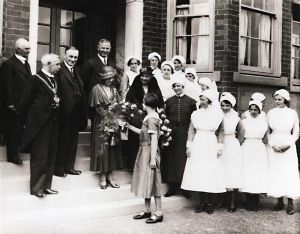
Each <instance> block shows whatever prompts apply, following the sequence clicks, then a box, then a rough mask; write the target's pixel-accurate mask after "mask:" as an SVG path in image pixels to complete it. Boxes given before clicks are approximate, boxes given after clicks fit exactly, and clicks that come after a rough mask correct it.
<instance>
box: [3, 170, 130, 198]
mask: <svg viewBox="0 0 300 234" xmlns="http://www.w3.org/2000/svg"><path fill="white" fill-rule="evenodd" d="M113 174H114V177H115V179H116V181H117V182H118V183H119V184H120V185H123V184H128V183H130V182H131V172H129V171H126V170H119V171H114V173H113ZM29 179H30V176H29V174H26V175H20V176H11V177H10V176H9V177H4V178H3V177H1V181H0V183H1V184H0V188H2V189H1V195H7V194H16V193H28V194H29V192H30V189H29ZM99 180H100V178H99V175H98V174H96V173H95V172H91V171H83V172H82V174H81V175H68V176H67V177H57V176H53V181H52V188H53V189H55V190H58V191H72V190H78V189H85V188H96V187H99Z"/></svg>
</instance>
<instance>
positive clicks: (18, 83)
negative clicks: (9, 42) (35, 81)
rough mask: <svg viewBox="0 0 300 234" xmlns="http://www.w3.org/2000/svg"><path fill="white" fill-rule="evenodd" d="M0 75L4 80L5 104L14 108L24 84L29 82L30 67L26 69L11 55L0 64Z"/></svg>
mask: <svg viewBox="0 0 300 234" xmlns="http://www.w3.org/2000/svg"><path fill="white" fill-rule="evenodd" d="M1 75H2V76H3V80H4V93H5V94H4V95H5V104H6V106H10V105H14V106H16V105H17V104H18V102H19V101H20V97H21V95H22V92H23V90H24V87H25V86H26V83H27V82H28V81H29V80H30V77H31V71H30V67H29V66H28V68H27V69H26V68H25V65H24V64H23V63H22V62H21V61H20V60H19V59H17V57H16V56H15V55H13V56H12V57H11V58H9V59H8V60H6V61H5V62H4V63H3V64H2V74H1Z"/></svg>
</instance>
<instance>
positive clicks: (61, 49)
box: [59, 46, 66, 59]
mask: <svg viewBox="0 0 300 234" xmlns="http://www.w3.org/2000/svg"><path fill="white" fill-rule="evenodd" d="M65 50H66V47H62V46H61V47H59V55H60V58H61V59H63V57H64V55H65Z"/></svg>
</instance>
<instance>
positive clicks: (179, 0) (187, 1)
mask: <svg viewBox="0 0 300 234" xmlns="http://www.w3.org/2000/svg"><path fill="white" fill-rule="evenodd" d="M184 4H190V0H177V1H176V5H177V6H178V5H184Z"/></svg>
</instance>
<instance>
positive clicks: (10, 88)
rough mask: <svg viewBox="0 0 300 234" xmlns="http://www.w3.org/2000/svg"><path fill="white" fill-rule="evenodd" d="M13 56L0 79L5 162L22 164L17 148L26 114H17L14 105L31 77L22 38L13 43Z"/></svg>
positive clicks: (4, 64) (27, 52)
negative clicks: (2, 97) (3, 110)
mask: <svg viewBox="0 0 300 234" xmlns="http://www.w3.org/2000/svg"><path fill="white" fill-rule="evenodd" d="M15 49H16V52H15V54H14V55H13V56H12V57H11V58H9V59H8V60H6V61H5V62H4V63H3V64H2V68H1V70H2V74H1V76H2V79H3V81H4V82H3V83H4V85H3V86H4V87H3V88H4V89H3V90H4V99H5V106H6V107H7V109H8V114H7V161H8V162H12V163H14V164H17V165H20V164H22V160H21V159H20V158H19V147H20V141H21V136H22V132H23V124H24V119H25V115H26V113H24V112H17V111H16V105H18V102H19V101H20V97H21V95H22V92H23V89H24V87H25V85H26V83H28V82H29V80H30V77H31V70H30V66H29V64H28V62H27V58H28V54H29V52H30V45H29V42H28V41H27V40H25V39H24V38H19V39H18V40H17V41H16V43H15Z"/></svg>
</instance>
